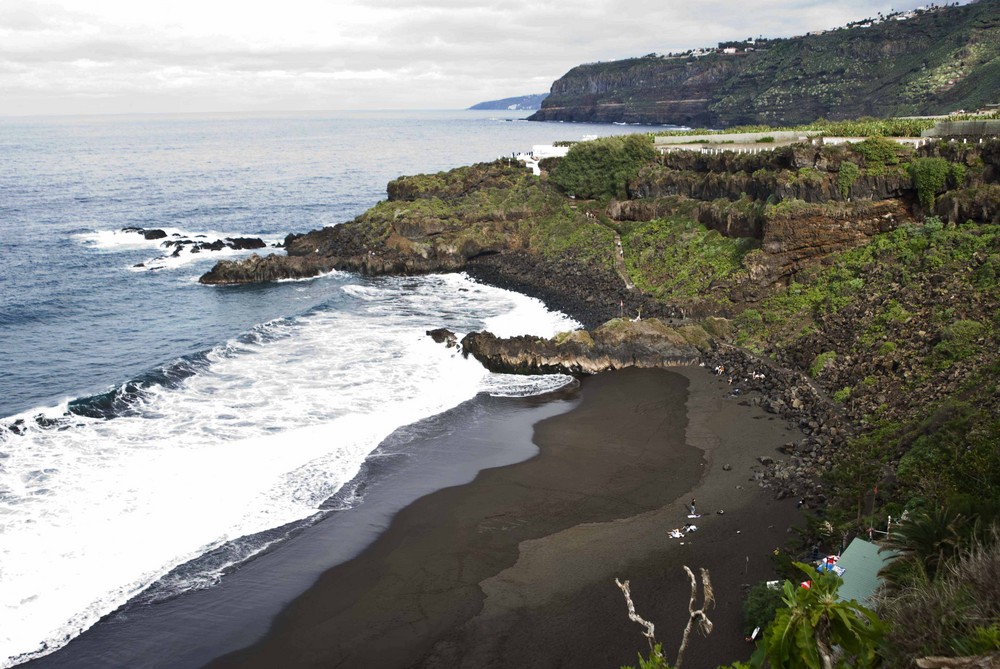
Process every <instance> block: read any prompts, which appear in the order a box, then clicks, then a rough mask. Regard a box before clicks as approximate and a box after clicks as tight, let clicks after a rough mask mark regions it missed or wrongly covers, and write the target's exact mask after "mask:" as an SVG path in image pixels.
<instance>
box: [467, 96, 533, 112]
mask: <svg viewBox="0 0 1000 669" xmlns="http://www.w3.org/2000/svg"><path fill="white" fill-rule="evenodd" d="M548 95H549V94H548V93H534V94H532V95H519V96H517V97H513V98H503V99H502V100H488V101H486V102H479V103H477V104H474V105H472V106H471V107H469V109H487V110H488V109H506V110H509V111H521V110H529V111H530V110H533V109H541V107H542V100H544V99H545V98H546V97H548Z"/></svg>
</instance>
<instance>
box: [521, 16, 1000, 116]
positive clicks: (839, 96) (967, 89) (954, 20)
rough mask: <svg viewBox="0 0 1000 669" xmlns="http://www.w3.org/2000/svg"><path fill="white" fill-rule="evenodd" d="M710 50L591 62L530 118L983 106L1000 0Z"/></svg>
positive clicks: (992, 78)
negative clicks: (727, 49)
mask: <svg viewBox="0 0 1000 669" xmlns="http://www.w3.org/2000/svg"><path fill="white" fill-rule="evenodd" d="M708 51H709V52H710V53H705V52H704V51H699V52H698V53H689V54H687V55H678V56H672V57H664V56H656V55H649V56H645V57H643V58H633V59H628V60H621V61H612V62H606V63H591V64H587V65H580V66H578V67H575V68H573V69H572V70H570V71H569V72H567V73H566V74H565V75H563V76H562V77H561V78H560V79H558V80H557V81H556V82H555V83H553V84H552V89H551V92H550V94H549V96H548V97H547V98H546V99H545V101H544V102H543V104H542V108H541V109H540V110H539V111H538V112H536V113H535V114H534V115H532V116H531V119H532V120H537V121H578V122H602V123H609V122H625V123H651V124H661V123H665V124H675V125H686V126H691V127H708V128H718V127H728V126H733V125H741V124H754V123H769V124H795V123H807V122H810V121H812V120H814V119H816V118H819V117H826V118H834V119H839V118H858V117H860V116H865V115H871V116H907V115H916V114H942V113H948V112H951V111H954V110H957V109H966V110H971V109H978V108H980V107H982V106H983V105H985V104H987V103H996V102H998V100H997V99H996V91H997V90H1000V5H998V3H997V2H996V1H995V0H980V1H979V2H974V3H971V4H969V5H965V6H961V7H951V6H949V7H939V8H933V9H931V10H927V11H921V12H914V13H913V15H912V16H901V15H900V16H896V17H893V18H891V19H888V20H878V19H875V20H872V21H867V22H862V25H855V26H852V27H845V28H841V29H837V30H832V31H826V32H823V33H818V34H809V35H806V36H804V37H794V38H791V39H771V40H766V41H763V42H756V41H748V42H746V43H743V44H738V45H733V47H732V51H734V52H735V53H725V52H723V50H722V49H710V50H708Z"/></svg>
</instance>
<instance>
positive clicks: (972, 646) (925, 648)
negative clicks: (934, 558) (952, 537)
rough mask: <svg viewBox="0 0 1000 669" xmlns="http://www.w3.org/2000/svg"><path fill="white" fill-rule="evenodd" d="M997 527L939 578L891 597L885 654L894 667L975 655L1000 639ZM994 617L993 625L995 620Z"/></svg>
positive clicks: (886, 614)
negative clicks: (934, 657) (928, 658)
mask: <svg viewBox="0 0 1000 669" xmlns="http://www.w3.org/2000/svg"><path fill="white" fill-rule="evenodd" d="M997 536H998V535H997V529H996V528H994V529H993V532H992V533H991V534H989V535H987V538H986V540H985V541H983V542H980V543H977V544H975V545H974V546H973V547H972V548H971V549H968V550H967V551H966V552H963V553H962V554H961V555H960V556H959V557H958V558H957V559H955V560H953V561H952V562H950V563H948V564H947V565H945V566H944V569H942V570H941V571H940V572H939V577H938V578H936V579H934V580H932V581H930V582H926V583H923V584H919V585H918V586H916V587H911V588H907V589H905V590H904V591H902V592H901V593H900V594H899V595H898V596H896V597H892V598H890V599H888V600H886V601H885V602H884V603H883V604H882V605H881V606H880V607H879V613H880V614H881V615H882V617H883V618H884V619H885V620H886V621H887V622H889V623H890V627H889V634H888V635H887V639H886V640H887V642H888V643H887V644H886V647H885V650H884V655H885V657H886V660H887V661H888V663H889V665H890V666H900V667H902V666H912V663H913V661H914V660H915V659H916V658H919V657H926V656H928V655H944V656H948V657H953V656H956V655H975V654H979V653H985V652H990V651H995V650H996V649H997V647H998V645H997V643H998V641H1000V629H998V627H997V622H996V621H997V620H998V619H1000V579H998V578H997V573H998V571H1000V550H997V548H998V545H997V544H998V542H997ZM990 621H992V624H991V623H990Z"/></svg>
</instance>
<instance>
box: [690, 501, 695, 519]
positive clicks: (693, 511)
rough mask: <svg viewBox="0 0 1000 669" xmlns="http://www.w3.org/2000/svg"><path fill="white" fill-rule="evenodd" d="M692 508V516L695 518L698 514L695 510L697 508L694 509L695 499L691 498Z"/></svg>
mask: <svg viewBox="0 0 1000 669" xmlns="http://www.w3.org/2000/svg"><path fill="white" fill-rule="evenodd" d="M690 506H691V515H692V516H693V515H695V513H696V511H695V510H694V508H695V507H694V497H692V498H691V505H690Z"/></svg>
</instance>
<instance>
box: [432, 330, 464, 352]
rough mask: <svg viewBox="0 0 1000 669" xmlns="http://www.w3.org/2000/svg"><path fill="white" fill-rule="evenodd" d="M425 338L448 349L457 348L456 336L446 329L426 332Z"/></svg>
mask: <svg viewBox="0 0 1000 669" xmlns="http://www.w3.org/2000/svg"><path fill="white" fill-rule="evenodd" d="M427 336H429V337H430V338H431V339H433V340H434V341H435V342H436V343H438V344H444V345H445V346H447V347H448V348H452V347H453V346H458V336H457V335H456V334H455V333H454V332H452V331H451V330H449V329H447V328H437V329H434V330H428V331H427Z"/></svg>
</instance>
